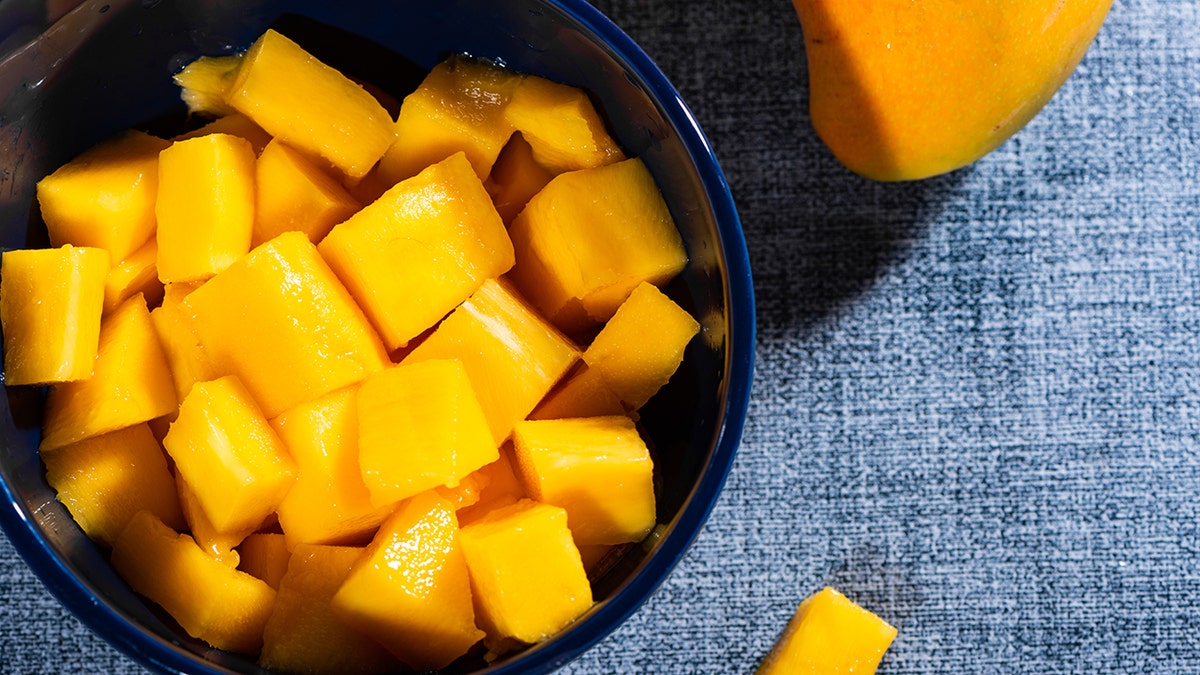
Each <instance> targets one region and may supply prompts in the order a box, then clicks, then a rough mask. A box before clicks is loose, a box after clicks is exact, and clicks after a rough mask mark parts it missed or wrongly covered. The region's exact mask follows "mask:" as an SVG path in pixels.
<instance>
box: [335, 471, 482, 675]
mask: <svg viewBox="0 0 1200 675" xmlns="http://www.w3.org/2000/svg"><path fill="white" fill-rule="evenodd" d="M332 604H333V609H334V611H335V612H337V614H338V615H339V616H341V617H342V619H343V620H345V621H346V622H347V623H349V624H350V625H351V626H354V627H355V628H357V629H358V630H360V631H362V632H364V633H366V634H367V635H370V636H372V637H374V638H375V639H376V640H378V641H379V642H380V643H382V644H383V645H385V646H387V648H388V649H390V650H391V651H392V652H393V653H394V654H395V655H396V656H397V657H399V658H400V660H402V661H404V662H405V663H407V664H408V665H409V666H411V667H412V668H414V669H416V670H421V671H424V670H435V669H438V668H444V667H445V666H447V665H449V664H450V663H452V662H453V661H454V660H455V659H457V658H459V657H460V656H462V655H464V654H466V653H467V650H469V649H470V648H471V647H472V646H473V645H474V644H475V643H476V642H478V641H479V640H480V639H481V638H483V632H482V631H480V630H479V629H478V628H476V626H475V610H474V608H473V605H472V599H471V579H470V578H469V577H468V575H467V565H466V562H465V561H464V560H463V554H462V551H461V549H460V548H459V544H458V521H457V520H456V519H455V517H454V508H453V506H452V505H451V504H450V503H449V502H447V501H445V500H443V499H441V498H440V497H438V496H437V495H436V494H434V493H432V492H424V493H421V494H419V495H417V496H415V497H413V498H412V499H409V500H407V501H405V502H403V503H402V504H401V505H400V506H399V507H398V508H397V510H396V512H395V513H394V514H393V515H392V516H391V517H390V518H388V519H387V521H385V522H384V524H383V526H382V527H381V528H380V529H379V533H378V534H376V536H375V539H374V540H373V541H372V542H371V545H370V546H369V547H368V548H367V554H366V556H365V558H363V559H362V560H361V561H359V563H358V564H357V565H355V567H354V570H353V571H352V572H351V573H350V576H349V577H348V578H347V579H346V581H345V583H343V584H342V587H341V588H340V589H339V590H338V592H337V593H336V594H335V595H334V596H333V603H332Z"/></svg>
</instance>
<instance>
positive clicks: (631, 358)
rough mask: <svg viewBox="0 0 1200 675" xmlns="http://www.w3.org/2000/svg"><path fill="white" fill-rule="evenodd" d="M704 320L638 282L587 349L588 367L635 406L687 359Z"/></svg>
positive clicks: (654, 288) (652, 392)
mask: <svg viewBox="0 0 1200 675" xmlns="http://www.w3.org/2000/svg"><path fill="white" fill-rule="evenodd" d="M699 332H700V324H699V323H697V322H696V320H695V319H693V318H692V315H691V314H688V313H687V312H686V311H685V310H684V309H683V308H682V307H680V306H679V305H677V304H675V301H673V300H671V299H670V298H668V297H667V296H666V295H665V294H663V292H662V291H660V290H658V288H656V287H655V286H653V285H652V284H648V283H642V284H639V285H638V287H637V288H635V289H633V292H632V293H630V294H629V298H628V299H627V300H625V302H624V303H622V304H621V307H620V308H619V309H617V312H616V314H614V315H613V316H612V318H611V319H609V320H608V323H606V324H605V325H604V328H602V329H601V330H600V333H599V334H597V335H596V337H595V339H593V340H592V343H591V344H590V345H589V346H588V348H587V350H586V351H584V353H583V360H584V362H586V363H587V364H588V368H589V369H591V370H595V371H596V372H598V373H599V374H600V376H601V378H603V379H604V382H605V383H606V384H608V386H609V387H610V388H611V389H612V391H613V392H614V393H616V395H617V396H618V397H619V398H620V399H621V400H622V401H623V402H624V403H625V405H627V406H628V407H629V409H630V410H637V409H638V408H640V407H642V406H643V405H645V403H646V401H649V400H650V397H652V396H654V395H655V394H656V393H658V390H659V389H661V388H662V386H663V385H664V384H666V383H667V381H668V380H670V379H671V375H673V374H674V373H675V371H676V370H677V369H678V368H679V364H680V363H683V350H684V348H686V347H687V345H688V343H689V342H691V340H692V338H693V337H695V336H696V334H697V333H699Z"/></svg>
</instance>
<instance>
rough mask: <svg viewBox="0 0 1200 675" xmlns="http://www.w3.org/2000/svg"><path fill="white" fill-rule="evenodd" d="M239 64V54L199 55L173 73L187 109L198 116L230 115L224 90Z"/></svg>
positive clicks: (226, 90) (232, 78) (225, 90)
mask: <svg viewBox="0 0 1200 675" xmlns="http://www.w3.org/2000/svg"><path fill="white" fill-rule="evenodd" d="M241 65H242V56H241V54H231V55H229V56H201V57H200V58H198V59H196V60H195V61H192V62H191V63H189V64H187V65H186V66H184V67H183V70H180V71H179V72H178V73H175V76H174V78H173V79H174V80H175V84H176V85H178V86H179V89H180V91H179V98H181V99H183V102H184V104H185V105H187V109H188V112H189V113H191V114H194V115H196V114H200V115H215V116H218V117H219V116H222V115H229V114H230V113H232V112H233V111H234V110H233V108H232V107H230V106H229V104H228V103H226V102H225V96H226V93H227V92H228V91H229V88H230V86H232V85H233V81H234V78H236V77H237V71H238V67H239V66H241Z"/></svg>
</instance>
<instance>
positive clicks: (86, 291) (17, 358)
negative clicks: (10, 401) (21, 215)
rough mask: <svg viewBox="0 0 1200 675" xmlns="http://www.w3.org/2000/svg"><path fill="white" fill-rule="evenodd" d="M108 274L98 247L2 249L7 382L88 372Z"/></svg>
mask: <svg viewBox="0 0 1200 675" xmlns="http://www.w3.org/2000/svg"><path fill="white" fill-rule="evenodd" d="M108 275H109V255H108V251H106V250H104V249H102V248H90V247H79V246H71V245H70V244H67V245H65V246H62V247H60V248H51V249H36V250H17V251H5V252H4V254H3V255H0V326H3V332H4V382H5V384H8V385H19V384H48V383H51V382H69V381H73V380H83V379H87V378H89V377H91V376H92V371H93V368H94V365H95V360H96V353H97V351H98V350H99V348H100V317H101V314H102V313H103V311H104V289H105V281H106V280H107V278H108Z"/></svg>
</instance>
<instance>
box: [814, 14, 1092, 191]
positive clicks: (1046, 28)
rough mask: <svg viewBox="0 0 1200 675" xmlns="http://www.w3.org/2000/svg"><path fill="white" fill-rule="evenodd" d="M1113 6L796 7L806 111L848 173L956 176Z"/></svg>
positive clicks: (1050, 83)
mask: <svg viewBox="0 0 1200 675" xmlns="http://www.w3.org/2000/svg"><path fill="white" fill-rule="evenodd" d="M1111 4H1112V0H989V1H987V2H975V3H969V4H967V5H964V3H962V2H959V1H957V0H926V1H923V2H911V1H910V0H869V1H866V2H841V1H840V0H794V5H795V8H796V11H797V13H798V15H799V17H800V24H801V26H802V27H803V31H804V44H805V49H806V52H807V56H808V72H809V89H810V114H811V116H812V123H813V126H814V127H815V129H816V132H817V134H818V135H819V136H820V137H821V140H823V141H824V142H825V144H826V145H828V146H829V148H830V149H831V150H832V151H833V154H834V155H835V156H836V157H837V158H838V159H839V160H840V161H841V162H842V163H843V164H845V165H846V167H848V168H849V169H850V170H851V171H854V172H856V173H858V174H861V175H863V176H866V177H867V178H872V179H875V180H881V181H896V180H915V179H920V178H926V177H929V176H933V175H937V174H941V173H945V172H948V171H953V170H954V169H957V168H960V167H962V166H966V165H967V164H970V163H971V162H974V161H975V160H977V159H979V158H980V157H983V156H984V155H986V154H987V153H989V152H991V151H992V150H994V149H995V148H996V147H998V146H999V145H1000V144H1001V143H1003V142H1004V141H1005V140H1007V139H1008V138H1009V137H1011V136H1012V135H1013V134H1014V133H1016V132H1017V131H1019V130H1020V129H1021V128H1022V127H1024V126H1025V124H1026V123H1028V122H1029V120H1031V119H1032V118H1033V116H1034V115H1036V114H1037V113H1038V111H1040V110H1041V109H1042V107H1043V106H1044V105H1045V104H1046V103H1047V102H1048V101H1049V100H1050V98H1051V97H1052V96H1053V95H1054V93H1055V92H1056V91H1057V90H1058V89H1059V87H1061V86H1062V84H1063V83H1064V82H1065V81H1066V80H1067V78H1068V77H1069V76H1070V75H1071V73H1072V71H1073V70H1074V69H1075V66H1076V65H1077V64H1078V63H1079V61H1080V59H1082V58H1083V55H1084V53H1085V52H1086V51H1087V49H1088V47H1089V46H1090V45H1091V43H1092V40H1093V39H1094V38H1095V36H1096V34H1097V33H1098V32H1099V30H1100V26H1101V24H1102V23H1103V21H1104V18H1105V16H1106V15H1107V14H1108V10H1109V7H1110V5H1111Z"/></svg>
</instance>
